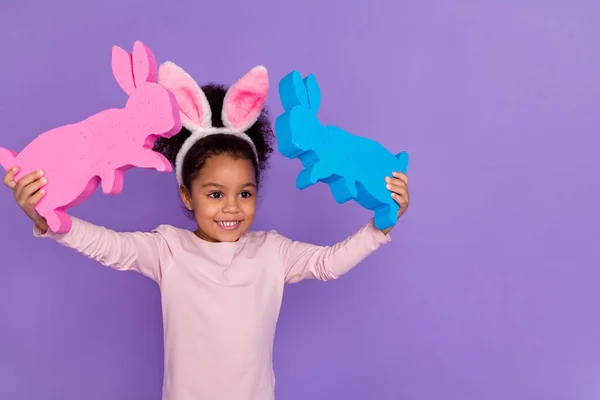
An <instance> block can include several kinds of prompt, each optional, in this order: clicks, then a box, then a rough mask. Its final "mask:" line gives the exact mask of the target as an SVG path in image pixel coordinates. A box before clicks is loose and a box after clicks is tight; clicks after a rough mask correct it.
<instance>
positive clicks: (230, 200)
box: [223, 196, 240, 214]
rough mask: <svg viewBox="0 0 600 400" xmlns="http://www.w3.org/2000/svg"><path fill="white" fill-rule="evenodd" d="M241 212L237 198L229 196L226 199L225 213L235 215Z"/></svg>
mask: <svg viewBox="0 0 600 400" xmlns="http://www.w3.org/2000/svg"><path fill="white" fill-rule="evenodd" d="M239 210H240V206H239V204H238V199H237V197H235V196H229V197H227V198H226V199H225V204H223V212H226V213H230V214H235V213H237V212H238V211H239Z"/></svg>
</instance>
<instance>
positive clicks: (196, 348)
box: [34, 218, 390, 400]
mask: <svg viewBox="0 0 600 400" xmlns="http://www.w3.org/2000/svg"><path fill="white" fill-rule="evenodd" d="M34 234H35V235H36V236H41V237H50V238H53V239H55V240H57V241H58V242H59V243H61V244H62V245H65V246H67V247H70V248H73V249H75V250H77V251H79V252H81V253H83V254H84V255H86V256H88V257H90V258H93V259H95V260H97V261H99V262H100V263H102V264H103V265H106V266H109V267H112V268H115V269H117V270H121V271H131V270H133V271H137V272H139V273H141V274H143V275H145V276H147V277H149V278H151V279H153V280H154V281H155V282H157V283H158V285H159V287H160V290H161V297H162V314H163V327H164V341H165V343H164V352H165V366H164V382H163V399H164V400H167V399H168V400H199V399H207V400H221V399H223V400H271V399H273V398H274V388H275V378H274V374H273V366H272V352H273V350H272V349H273V340H274V335H275V326H276V323H277V318H278V316H279V309H280V306H281V301H282V296H283V287H284V284H285V283H295V282H299V281H301V280H303V279H319V280H324V281H325V280H330V279H336V278H338V277H339V276H341V275H343V274H345V273H346V272H348V271H349V270H350V269H351V268H353V267H354V266H356V265H357V264H358V263H359V262H361V261H362V260H363V259H364V258H365V257H367V256H368V255H369V254H370V253H372V252H373V251H374V250H375V249H377V248H378V247H379V246H380V245H381V244H384V243H387V242H388V241H389V240H390V237H389V236H388V235H384V234H383V233H382V232H381V231H380V230H378V229H376V228H375V226H374V225H373V222H372V221H371V222H369V223H368V224H367V225H365V226H364V227H362V228H361V229H360V230H359V231H358V232H356V233H355V234H354V235H352V236H350V237H349V238H347V239H346V240H344V241H342V242H340V243H338V244H336V245H334V246H327V247H325V246H315V245H311V244H307V243H302V242H297V241H293V240H290V239H288V238H286V237H283V236H281V235H279V234H278V233H276V232H275V231H270V232H247V233H246V234H244V235H243V236H242V237H241V238H240V240H239V241H237V242H235V243H209V242H206V241H204V240H201V239H199V238H198V237H196V235H195V234H194V233H193V232H191V231H187V230H183V229H179V228H176V227H173V226H169V225H161V226H159V227H158V228H156V229H155V230H153V231H152V232H148V233H143V232H135V233H119V232H115V231H112V230H109V229H106V228H104V227H100V226H96V225H92V224H90V223H88V222H85V221H82V220H80V219H77V218H73V227H72V229H71V231H70V232H69V233H67V234H64V235H57V234H54V233H52V232H48V233H46V234H44V235H42V234H41V232H39V231H38V230H34Z"/></svg>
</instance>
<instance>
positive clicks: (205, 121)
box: [158, 62, 269, 185]
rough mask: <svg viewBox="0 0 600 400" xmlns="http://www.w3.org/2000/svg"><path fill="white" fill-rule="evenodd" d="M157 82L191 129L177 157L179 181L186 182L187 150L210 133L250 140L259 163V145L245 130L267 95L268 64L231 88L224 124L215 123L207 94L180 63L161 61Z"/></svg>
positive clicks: (256, 115)
mask: <svg viewBox="0 0 600 400" xmlns="http://www.w3.org/2000/svg"><path fill="white" fill-rule="evenodd" d="M158 83H159V84H161V85H162V86H164V87H165V88H167V89H168V90H169V91H171V93H173V95H174V96H175V98H176V99H177V103H178V104H179V114H180V117H181V124H182V125H183V126H184V127H185V128H187V129H188V130H189V131H190V132H192V134H191V135H190V137H189V138H188V139H187V140H186V141H185V142H184V143H183V145H182V146H181V149H180V150H179V152H178V153H177V158H176V160H175V171H176V174H177V182H178V183H179V185H182V184H183V160H184V159H185V156H186V154H187V152H188V151H189V150H190V149H191V148H192V146H193V145H194V144H195V143H196V142H197V141H198V140H200V139H202V138H204V137H206V136H208V135H214V134H219V133H221V134H230V135H234V136H237V137H239V138H241V139H243V140H245V141H247V142H248V143H249V144H250V146H252V150H253V151H254V156H255V157H256V161H257V163H258V153H257V152H256V147H255V146H254V143H253V142H252V140H251V139H250V137H249V136H248V135H246V133H245V131H246V130H247V129H249V128H250V127H251V126H252V125H254V123H255V122H256V120H257V119H258V117H259V116H260V112H261V110H262V108H263V106H264V104H265V101H266V99H267V92H268V91H269V78H268V74H267V69H266V68H265V67H263V66H257V67H254V68H253V69H252V70H250V71H249V72H248V73H247V74H246V75H244V76H243V77H242V78H241V79H240V80H238V81H237V82H236V83H235V84H234V85H233V86H231V87H230V88H229V90H228V91H227V93H226V95H225V99H224V102H223V109H222V111H221V119H222V121H223V125H224V127H223V128H215V127H213V126H212V113H211V109H210V105H209V104H208V100H207V99H206V95H205V94H204V92H203V91H202V89H200V86H198V84H197V83H196V81H195V80H194V79H193V78H192V77H191V76H190V75H189V74H188V73H187V72H185V71H184V70H183V69H182V68H181V67H179V66H177V65H176V64H174V63H172V62H166V63H164V64H162V65H161V66H160V68H159V70H158Z"/></svg>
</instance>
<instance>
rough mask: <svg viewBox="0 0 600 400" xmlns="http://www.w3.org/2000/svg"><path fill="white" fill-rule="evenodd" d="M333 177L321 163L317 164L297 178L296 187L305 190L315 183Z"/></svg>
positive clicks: (306, 169) (303, 171)
mask: <svg viewBox="0 0 600 400" xmlns="http://www.w3.org/2000/svg"><path fill="white" fill-rule="evenodd" d="M330 176H331V171H330V170H329V169H328V168H327V167H326V166H325V165H324V164H323V163H322V162H320V161H317V162H316V163H315V164H313V165H311V166H310V167H307V168H305V169H303V170H302V171H301V172H300V173H299V174H298V178H296V187H297V188H298V189H305V188H307V187H309V186H310V185H312V184H314V182H317V181H322V180H325V179H327V178H329V177H330Z"/></svg>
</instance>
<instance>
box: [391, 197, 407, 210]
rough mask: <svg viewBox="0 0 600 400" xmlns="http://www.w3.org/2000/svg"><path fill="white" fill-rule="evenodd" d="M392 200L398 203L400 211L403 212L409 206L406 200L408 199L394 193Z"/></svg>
mask: <svg viewBox="0 0 600 400" xmlns="http://www.w3.org/2000/svg"><path fill="white" fill-rule="evenodd" d="M392 198H393V199H394V201H395V202H396V203H398V205H399V206H400V209H401V210H405V209H406V208H408V205H409V204H410V200H409V199H408V197H404V196H400V195H398V194H396V193H392Z"/></svg>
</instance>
